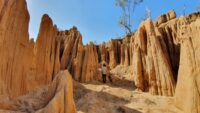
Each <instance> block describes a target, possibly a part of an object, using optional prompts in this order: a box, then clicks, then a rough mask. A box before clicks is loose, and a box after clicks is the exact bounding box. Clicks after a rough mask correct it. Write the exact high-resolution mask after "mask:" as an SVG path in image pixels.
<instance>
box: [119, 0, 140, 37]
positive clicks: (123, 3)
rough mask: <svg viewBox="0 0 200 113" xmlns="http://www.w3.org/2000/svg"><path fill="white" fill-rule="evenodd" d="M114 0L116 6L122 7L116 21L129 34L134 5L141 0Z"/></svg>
mask: <svg viewBox="0 0 200 113" xmlns="http://www.w3.org/2000/svg"><path fill="white" fill-rule="evenodd" d="M115 2H116V6H118V7H120V8H121V9H122V16H120V17H119V21H118V23H119V25H120V27H122V28H124V29H125V31H126V33H127V34H129V33H131V32H132V14H133V13H134V11H135V8H136V6H137V5H139V4H140V3H142V2H143V0H115Z"/></svg>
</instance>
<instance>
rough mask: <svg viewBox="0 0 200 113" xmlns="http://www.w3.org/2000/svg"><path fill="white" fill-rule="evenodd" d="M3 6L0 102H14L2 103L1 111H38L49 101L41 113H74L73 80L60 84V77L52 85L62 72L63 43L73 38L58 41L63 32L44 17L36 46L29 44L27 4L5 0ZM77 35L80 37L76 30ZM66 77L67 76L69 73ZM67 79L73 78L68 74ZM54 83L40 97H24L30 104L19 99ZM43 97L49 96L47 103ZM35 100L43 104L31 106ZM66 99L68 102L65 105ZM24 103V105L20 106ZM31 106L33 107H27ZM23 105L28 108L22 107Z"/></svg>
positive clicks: (0, 6) (0, 13)
mask: <svg viewBox="0 0 200 113" xmlns="http://www.w3.org/2000/svg"><path fill="white" fill-rule="evenodd" d="M0 3H2V4H0V58H1V59H2V62H1V63H0V71H1V73H0V97H1V98H0V99H4V97H11V98H12V100H13V101H9V102H5V103H4V102H3V103H2V104H1V107H0V109H3V110H6V109H7V108H8V109H9V110H11V111H12V110H16V112H17V111H19V112H20V111H21V112H23V111H24V110H25V111H26V109H29V107H37V106H38V109H37V110H39V107H41V108H42V107H44V106H43V105H45V106H46V105H47V103H48V102H49V101H50V103H49V104H48V105H47V106H46V108H44V109H41V110H40V111H38V112H49V111H51V112H53V113H55V112H58V111H60V110H61V111H63V113H64V112H65V113H66V112H67V113H71V112H75V111H76V110H75V109H74V108H75V107H74V104H73V96H72V93H73V92H72V90H71V89H72V85H71V86H69V87H68V86H66V84H69V85H70V84H71V82H72V80H71V79H67V80H66V79H65V77H64V78H63V77H61V79H63V80H62V81H60V80H57V79H60V77H59V78H56V80H55V81H53V79H54V78H55V75H56V74H57V73H58V72H59V71H60V70H61V68H60V60H61V58H60V53H61V52H62V51H61V47H62V46H61V44H62V40H64V41H65V40H68V39H70V37H63V36H62V37H59V33H60V31H58V30H57V28H56V27H55V26H54V25H53V22H52V20H51V19H50V17H48V15H44V16H43V17H42V22H41V27H40V32H39V35H38V39H37V41H36V43H34V42H33V41H32V40H30V41H29V35H28V23H29V14H28V11H27V7H26V2H25V0H2V1H1V2H0ZM73 30H74V29H72V30H71V31H69V35H70V36H71V35H72V36H73V34H74V32H73ZM75 32H76V33H79V32H78V31H77V30H75ZM77 37H78V36H77ZM78 38H79V37H78ZM67 45H69V44H68V43H67V44H66V45H64V47H65V46H67ZM73 49H74V48H73ZM75 49H76V48H75ZM73 56H75V54H72V55H71V56H70V57H69V58H70V60H71V58H72V57H73ZM69 64H70V62H69V63H68V65H69ZM64 73H65V74H64V75H66V72H64ZM64 75H63V76H64ZM67 76H71V75H69V74H68V72H67ZM52 81H53V83H52V84H53V85H50V86H49V90H48V88H45V89H43V91H39V92H41V93H38V95H37V93H33V94H30V95H29V96H25V97H23V98H25V99H27V101H26V100H24V99H21V98H20V97H21V96H22V95H27V94H28V93H29V92H32V91H34V90H36V89H38V88H40V87H43V86H46V85H47V84H50V83H51V82H52ZM58 82H60V83H58ZM65 88H67V89H65ZM45 93H49V95H43V94H45ZM33 95H34V96H36V97H34V96H33ZM19 96H20V97H19ZM37 96H38V97H37ZM43 96H47V97H45V98H44V99H45V100H43V99H42V98H43ZM53 97H54V98H53ZM18 98H19V99H18ZM32 99H33V101H34V102H35V100H34V99H36V100H38V99H41V100H38V103H35V106H34V105H33V106H32V102H30V101H31V100H32ZM63 99H67V100H64V101H63ZM22 101H23V102H24V103H20V102H22ZM15 102H16V103H15ZM29 102H30V104H28V103H29ZM45 102H46V104H45ZM16 104H17V105H16ZM21 104H24V105H25V106H23V105H22V106H21ZM7 105H8V106H7ZM18 105H19V106H18ZM29 105H30V106H29ZM23 107H24V108H23ZM67 107H68V108H67ZM15 108H16V109H15ZM65 108H67V110H65ZM31 109H32V108H31ZM68 110H70V111H68ZM11 111H8V112H11ZM1 112H4V111H1ZM5 112H6V111H5ZM14 112H15V111H14ZM27 112H28V111H27Z"/></svg>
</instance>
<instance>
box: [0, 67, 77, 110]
mask: <svg viewBox="0 0 200 113" xmlns="http://www.w3.org/2000/svg"><path fill="white" fill-rule="evenodd" d="M21 112H27V113H30V112H31V113H33V112H34V113H76V108H75V104H74V101H73V84H72V77H71V75H70V74H69V72H68V71H61V72H59V73H58V74H57V75H56V77H55V79H54V80H53V81H52V82H51V83H50V84H49V85H48V86H45V87H43V88H40V89H38V90H37V91H34V92H32V93H30V94H27V95H25V96H21V97H18V98H14V99H12V98H7V99H3V100H1V101H0V113H21Z"/></svg>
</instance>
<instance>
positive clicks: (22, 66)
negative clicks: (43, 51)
mask: <svg viewBox="0 0 200 113" xmlns="http://www.w3.org/2000/svg"><path fill="white" fill-rule="evenodd" d="M24 4H26V3H25V1H24V0H20V1H17V0H9V1H8V0H1V3H0V58H1V63H0V71H1V74H0V95H10V96H18V95H21V94H24V93H25V92H26V91H25V90H26V83H25V80H24V79H26V75H27V74H28V71H29V69H30V66H31V65H30V63H29V60H30V61H31V60H32V59H31V58H32V55H33V53H32V51H33V44H32V43H31V42H29V35H28V23H29V14H28V11H27V7H26V5H24Z"/></svg>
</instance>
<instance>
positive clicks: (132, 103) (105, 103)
mask: <svg viewBox="0 0 200 113" xmlns="http://www.w3.org/2000/svg"><path fill="white" fill-rule="evenodd" d="M130 70H131V67H124V66H118V67H116V68H115V69H113V70H112V71H111V72H112V73H113V75H112V78H113V82H112V83H110V82H109V81H107V83H106V84H103V83H102V82H100V81H95V82H91V83H87V84H85V83H78V82H75V81H74V98H75V104H76V108H77V111H78V113H181V112H180V111H179V110H178V109H176V107H175V105H174V98H173V97H164V96H153V95H151V94H149V93H147V92H139V91H137V90H136V88H135V86H134V83H133V77H132V76H131V75H132V74H131V71H130Z"/></svg>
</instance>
